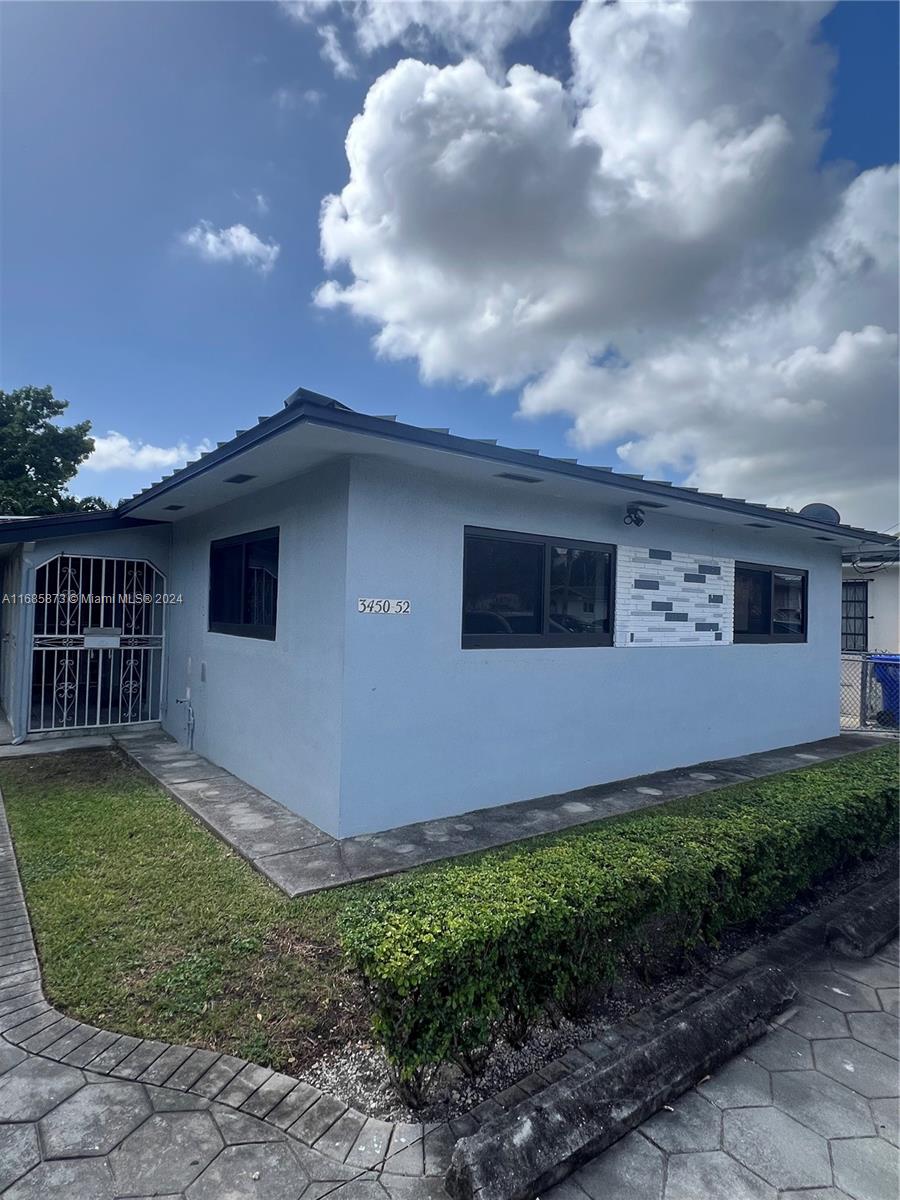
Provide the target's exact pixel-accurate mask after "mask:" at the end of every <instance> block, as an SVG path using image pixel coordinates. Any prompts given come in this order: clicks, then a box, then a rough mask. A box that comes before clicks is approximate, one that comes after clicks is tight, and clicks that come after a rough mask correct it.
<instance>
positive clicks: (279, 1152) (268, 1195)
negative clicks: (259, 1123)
mask: <svg viewBox="0 0 900 1200" xmlns="http://www.w3.org/2000/svg"><path fill="white" fill-rule="evenodd" d="M308 1182H309V1180H308V1179H307V1177H306V1175H304V1174H303V1172H302V1171H301V1170H300V1167H299V1164H298V1162H297V1159H296V1157H295V1156H294V1154H293V1152H292V1151H291V1147H290V1146H289V1145H288V1144H287V1142H269V1143H266V1144H256V1145H251V1146H229V1147H228V1148H227V1149H226V1150H223V1151H222V1153H221V1154H220V1155H219V1157H218V1158H217V1159H216V1161H215V1162H214V1163H212V1164H211V1165H210V1166H208V1167H207V1168H206V1170H205V1171H204V1172H203V1174H202V1175H201V1176H200V1178H199V1179H197V1180H196V1181H195V1182H194V1183H192V1184H191V1186H190V1187H189V1188H188V1189H187V1192H186V1195H187V1197H188V1198H189V1200H299V1196H300V1193H301V1192H302V1191H303V1190H304V1189H305V1187H306V1185H307V1183H308Z"/></svg>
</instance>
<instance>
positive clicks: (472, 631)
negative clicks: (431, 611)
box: [462, 528, 615, 649]
mask: <svg viewBox="0 0 900 1200" xmlns="http://www.w3.org/2000/svg"><path fill="white" fill-rule="evenodd" d="M614 553H615V551H614V548H613V547H612V546H606V545H595V544H594V543H591V542H572V541H568V540H565V539H562V538H547V537H536V536H533V535H531V534H524V533H503V532H500V531H497V530H491V529H474V528H467V529H466V532H465V562H464V566H463V628H462V644H463V648H464V649H492V648H500V647H503V646H506V647H523V646H609V645H612V579H613V557H614Z"/></svg>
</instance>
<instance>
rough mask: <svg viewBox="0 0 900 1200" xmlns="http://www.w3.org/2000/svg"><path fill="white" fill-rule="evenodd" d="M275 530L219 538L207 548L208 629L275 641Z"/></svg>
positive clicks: (276, 584)
mask: <svg viewBox="0 0 900 1200" xmlns="http://www.w3.org/2000/svg"><path fill="white" fill-rule="evenodd" d="M277 604H278V530H277V529H259V530H257V531H256V532H255V533H242V534H241V535H240V536H239V537H231V538H221V539H220V540H219V541H216V542H212V543H211V545H210V547H209V628H210V630H211V632H213V633H231V634H235V635H237V636H238V637H255V638H267V639H268V640H270V641H272V640H274V638H275V612H276V608H277Z"/></svg>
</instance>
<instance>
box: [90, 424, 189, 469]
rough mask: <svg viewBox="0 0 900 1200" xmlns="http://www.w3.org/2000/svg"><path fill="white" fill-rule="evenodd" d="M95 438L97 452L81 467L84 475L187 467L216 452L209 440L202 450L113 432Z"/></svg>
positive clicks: (182, 443) (181, 444) (184, 443)
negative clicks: (160, 443) (194, 460)
mask: <svg viewBox="0 0 900 1200" xmlns="http://www.w3.org/2000/svg"><path fill="white" fill-rule="evenodd" d="M93 437H94V449H93V451H92V453H91V455H90V457H89V458H87V459H86V460H85V462H84V463H83V464H82V465H81V467H80V470H81V471H158V470H161V469H163V468H169V467H180V466H183V465H184V464H185V463H186V462H188V461H189V460H191V459H194V458H198V457H199V456H200V455H201V454H202V453H204V452H207V451H209V450H211V449H212V448H213V447H212V443H211V442H208V441H206V440H205V439H204V440H203V441H202V442H201V443H200V445H199V446H188V444H187V443H186V442H179V443H178V444H177V445H175V446H154V445H152V444H151V443H150V442H142V441H140V440H139V439H135V438H130V437H126V436H125V434H123V433H116V432H115V431H114V430H112V429H111V430H109V432H108V433H106V434H103V435H99V436H98V435H97V434H94V435H93Z"/></svg>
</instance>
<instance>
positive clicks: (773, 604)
mask: <svg viewBox="0 0 900 1200" xmlns="http://www.w3.org/2000/svg"><path fill="white" fill-rule="evenodd" d="M806 579H807V573H806V571H800V570H793V569H791V568H790V567H764V566H760V565H757V564H756V563H735V568H734V640H735V641H736V642H805V641H806Z"/></svg>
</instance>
